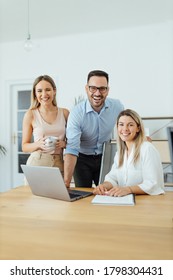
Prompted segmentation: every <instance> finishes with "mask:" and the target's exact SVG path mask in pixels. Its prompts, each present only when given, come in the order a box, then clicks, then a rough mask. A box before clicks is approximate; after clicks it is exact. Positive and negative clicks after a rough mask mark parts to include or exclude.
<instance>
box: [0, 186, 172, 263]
mask: <svg viewBox="0 0 173 280" xmlns="http://www.w3.org/2000/svg"><path fill="white" fill-rule="evenodd" d="M88 190H90V189H88ZM92 199H93V196H91V197H87V198H84V199H81V200H78V201H75V202H65V201H60V200H55V199H49V198H43V197H38V196H34V195H32V193H31V191H30V188H29V187H23V186H22V187H18V188H16V189H12V190H10V191H9V192H7V193H1V194H0V259H1V260H9V259H12V260H17V259H18V260H28V259H30V260H50V259H52V260H53V259H54V260H67V259H68V260H78V259H79V260H87V259H88V260H91V259H93V260H134V259H136V260H149V259H151V260H152V259H153V260H172V259H173V192H166V194H165V195H159V196H149V195H141V196H136V205H135V206H103V205H93V204H91V200H92Z"/></svg>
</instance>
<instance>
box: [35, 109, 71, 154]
mask: <svg viewBox="0 0 173 280" xmlns="http://www.w3.org/2000/svg"><path fill="white" fill-rule="evenodd" d="M32 112H33V117H34V121H33V136H34V142H37V141H38V140H39V139H40V138H42V137H49V136H55V137H58V139H59V140H64V139H65V133H66V120H65V117H64V113H63V109H62V108H58V114H57V117H56V120H55V121H54V122H53V123H52V124H49V123H47V122H46V121H45V120H44V119H43V118H42V116H41V115H40V112H39V110H38V109H35V110H32ZM61 153H62V149H55V152H54V154H61Z"/></svg>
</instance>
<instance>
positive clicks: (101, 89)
mask: <svg viewBox="0 0 173 280" xmlns="http://www.w3.org/2000/svg"><path fill="white" fill-rule="evenodd" d="M99 91H100V93H105V92H106V91H107V87H100V88H99Z"/></svg>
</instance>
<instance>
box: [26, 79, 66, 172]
mask: <svg viewBox="0 0 173 280" xmlns="http://www.w3.org/2000/svg"><path fill="white" fill-rule="evenodd" d="M56 93H57V90H56V85H55V82H54V80H53V79H52V78H51V77H50V76H48V75H43V76H39V77H37V78H36V79H35V81H34V83H33V88H32V92H31V106H30V108H29V110H28V111H27V112H26V114H25V116H24V119H23V134H22V150H23V152H27V153H31V155H30V156H29V158H28V160H27V164H28V165H35V166H54V167H59V169H60V171H61V172H62V174H63V171H64V164H63V149H64V148H65V147H66V123H67V119H68V115H69V111H68V110H67V109H65V108H60V107H58V106H57V102H56ZM32 136H33V140H34V141H32Z"/></svg>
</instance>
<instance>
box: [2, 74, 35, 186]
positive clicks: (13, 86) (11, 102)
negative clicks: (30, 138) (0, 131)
mask: <svg viewBox="0 0 173 280" xmlns="http://www.w3.org/2000/svg"><path fill="white" fill-rule="evenodd" d="M32 84H33V80H31V79H26V80H15V81H8V82H7V92H8V100H7V102H8V107H7V108H9V151H8V154H9V160H10V172H9V173H10V186H11V188H15V187H17V186H18V183H16V182H15V181H14V178H15V174H14V170H15V168H14V164H16V162H17V158H15V160H13V157H14V143H13V134H14V129H15V127H16V123H17V114H16V118H14V115H15V113H17V112H16V110H17V107H16V105H17V100H16V99H15V97H14V94H16V92H17V91H18V90H20V89H21V90H24V88H25V87H26V90H27V89H28V88H32ZM16 97H17V95H16ZM15 133H16V132H15ZM15 156H16V157H17V154H16V155H15ZM11 159H12V160H11Z"/></svg>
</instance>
